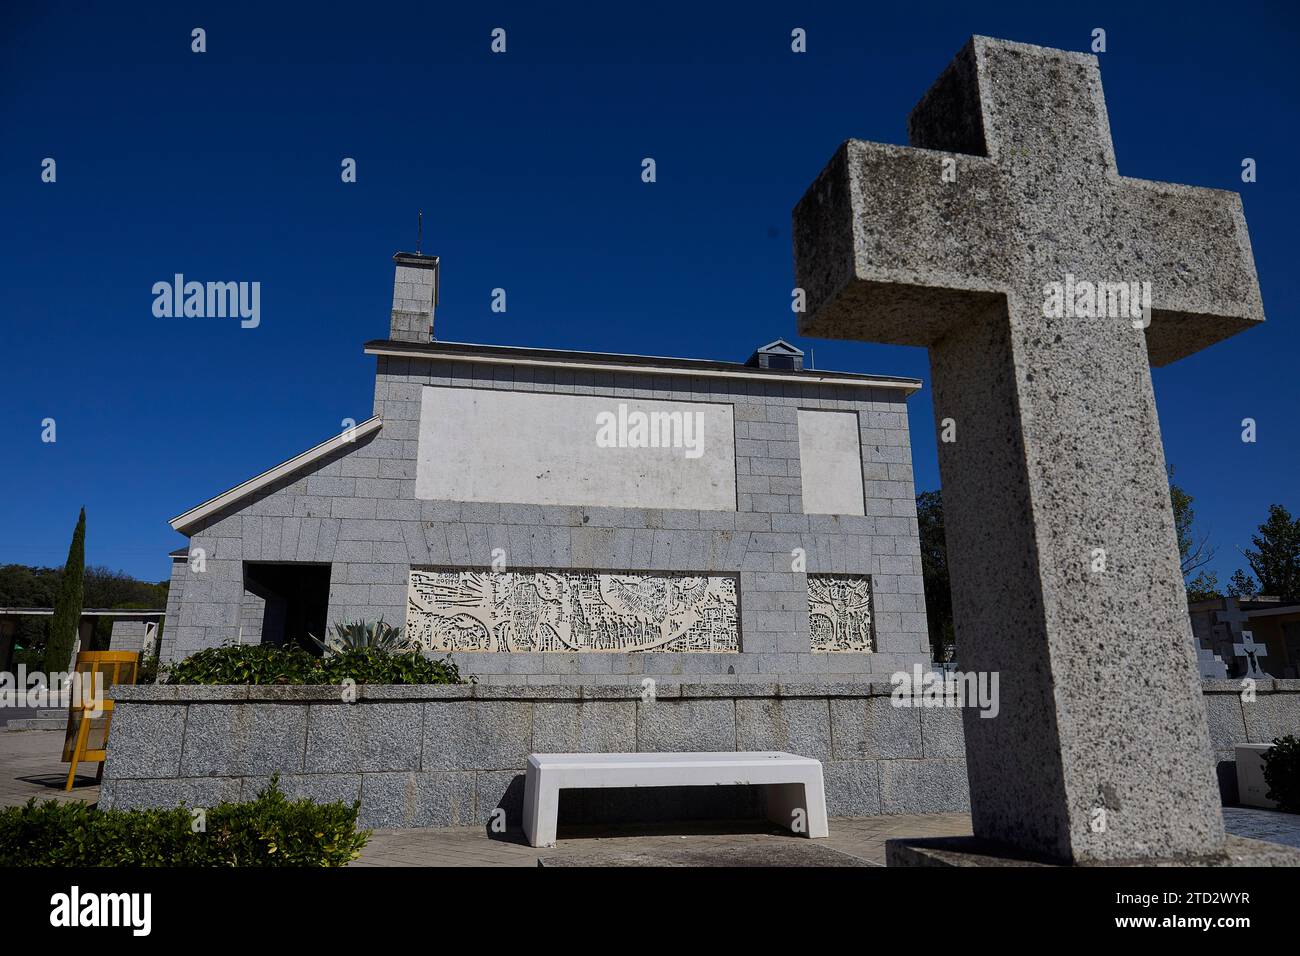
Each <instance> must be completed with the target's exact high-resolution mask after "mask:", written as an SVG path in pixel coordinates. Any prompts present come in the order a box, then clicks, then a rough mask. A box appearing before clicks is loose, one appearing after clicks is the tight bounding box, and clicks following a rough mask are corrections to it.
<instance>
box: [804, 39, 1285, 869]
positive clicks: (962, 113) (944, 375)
mask: <svg viewBox="0 0 1300 956" xmlns="http://www.w3.org/2000/svg"><path fill="white" fill-rule="evenodd" d="M909 133H910V139H911V142H912V144H913V147H914V148H904V147H900V146H888V145H882V144H879V143H867V142H862V141H858V140H849V141H848V142H846V143H844V144H843V145H842V146H841V147H840V149H839V150H838V151H837V152H836V154H835V156H834V157H833V158H832V159H831V161H830V164H829V165H828V166H827V167H826V169H824V170H823V171H822V173H821V174H820V175H819V177H818V178H817V180H816V181H815V182H814V183H813V185H812V186H811V187H810V188H809V189H808V191H807V193H806V194H805V195H804V197H803V198H802V199H801V200H800V202H799V204H798V205H797V206H796V208H795V211H794V247H795V273H796V281H797V283H798V286H799V287H801V288H802V289H803V290H804V293H805V295H806V302H807V311H806V313H805V314H804V315H803V316H801V319H800V323H799V331H800V332H801V333H802V334H804V335H811V336H824V337H830V338H849V339H864V340H868V341H874V342H888V343H900V344H906V345H921V346H925V347H927V348H928V349H929V350H930V363H931V372H932V378H933V382H934V389H935V396H934V407H935V417H936V419H938V420H939V422H940V424H941V425H942V426H950V427H945V428H944V431H945V432H946V434H945V435H944V440H942V441H941V442H940V443H939V465H940V474H941V476H942V481H943V503H944V511H945V515H946V525H947V546H948V555H949V567H950V574H951V585H952V598H953V614H954V618H955V623H956V636H957V648H958V656H959V660H960V664H961V667H962V669H963V670H966V671H997V672H999V675H1000V677H999V679H1000V690H1001V710H1000V713H999V716H998V717H997V718H995V719H981V718H979V717H978V716H977V715H976V714H974V713H972V712H971V711H967V712H966V714H965V717H964V722H965V729H966V753H967V770H968V776H969V780H970V791H971V804H972V807H971V815H972V818H973V826H974V830H975V834H976V837H978V838H983V839H986V840H993V841H998V842H1001V843H1005V844H1011V845H1013V847H1015V848H1018V849H1019V850H1020V851H1022V852H1023V851H1028V852H1031V853H1038V854H1044V855H1047V856H1049V857H1051V858H1053V859H1057V860H1061V861H1074V862H1084V861H1099V860H1113V859H1126V858H1153V857H1169V856H1176V855H1187V854H1191V855H1198V854H1203V855H1212V854H1215V853H1217V852H1219V851H1220V849H1221V848H1222V845H1223V841H1224V836H1223V821H1222V815H1221V812H1220V807H1219V794H1218V789H1217V786H1216V783H1215V777H1214V771H1213V768H1212V765H1211V760H1210V750H1209V737H1208V730H1207V726H1206V715H1205V705H1204V702H1203V701H1202V697H1201V691H1200V681H1199V677H1198V675H1197V666H1196V654H1195V646H1194V642H1193V641H1192V637H1191V627H1190V623H1189V620H1188V613H1187V598H1186V591H1185V589H1184V586H1183V580H1182V575H1181V573H1180V569H1179V559H1178V547H1177V543H1176V539H1175V535H1174V519H1173V511H1172V507H1171V504H1170V498H1169V483H1168V479H1167V476H1166V472H1165V460H1164V452H1163V449H1162V447H1161V441H1160V428H1159V424H1158V422H1157V419H1156V408H1155V400H1154V396H1153V394H1152V388H1151V373H1150V369H1149V365H1163V364H1165V363H1167V362H1171V361H1173V360H1175V359H1177V358H1180V357H1182V356H1185V355H1188V354H1190V353H1192V352H1195V351H1197V350H1198V349H1201V348H1204V347H1205V346H1207V345H1210V344H1212V343H1214V342H1216V341H1218V340H1220V339H1223V338H1226V337H1227V336H1229V335H1232V334H1234V333H1236V332H1239V331H1241V330H1242V329H1245V328H1248V327H1251V326H1252V325H1254V324H1256V323H1258V322H1260V321H1262V320H1263V307H1262V305H1261V302H1260V295H1259V285H1258V280H1257V279H1256V275H1255V266H1254V259H1253V257H1252V254H1251V251H1250V240H1249V237H1248V235H1247V232H1246V225H1245V219H1244V217H1243V215H1242V209H1241V202H1240V199H1239V197H1238V196H1237V195H1236V194H1235V193H1230V192H1224V191H1219V190H1210V189H1196V188H1190V187H1187V186H1177V185H1170V184H1167V183H1158V182H1148V181H1145V180H1137V179H1128V178H1125V177H1123V176H1120V175H1119V173H1118V172H1117V170H1116V168H1115V154H1114V149H1113V147H1112V145H1111V137H1110V126H1109V120H1108V118H1107V115H1106V104H1105V101H1104V99H1103V97H1102V91H1101V77H1100V72H1099V69H1098V64H1097V59H1096V57H1093V56H1089V55H1084V54H1079V53H1070V52H1065V51H1061V50H1053V49H1047V48H1044V47H1034V46H1027V45H1024V44H1019V43H1010V42H1006V41H1002V40H993V39H988V38H984V37H974V38H972V39H971V40H970V42H969V43H968V44H967V45H966V46H965V47H964V48H963V49H962V51H961V52H960V53H959V54H958V55H957V57H956V59H955V60H954V61H953V62H952V64H951V65H950V66H949V67H948V68H947V70H946V71H945V72H944V73H943V74H942V75H941V76H940V77H939V79H938V80H937V81H936V82H935V84H934V85H933V87H932V88H931V89H930V91H929V92H928V93H926V95H925V96H924V97H923V98H922V99H921V101H920V103H919V104H918V106H917V107H916V109H915V110H913V112H912V115H911V117H910V119H909ZM1144 282H1149V283H1150V286H1149V287H1148V288H1149V289H1150V290H1151V291H1150V308H1149V310H1148V311H1146V312H1145V313H1143V312H1141V311H1139V312H1138V314H1139V315H1141V316H1142V318H1141V320H1135V319H1134V318H1133V317H1132V313H1130V312H1126V311H1124V310H1123V308H1122V303H1119V304H1118V305H1119V307H1117V303H1116V302H1107V301H1104V300H1105V299H1106V296H1104V295H1101V296H1099V295H1097V294H1096V293H1097V292H1098V291H1099V290H1098V288H1097V285H1096V284H1097V283H1106V284H1108V285H1109V284H1111V283H1114V284H1116V285H1118V284H1119V283H1124V284H1125V285H1126V287H1131V285H1130V284H1131V283H1138V284H1140V283H1144ZM1085 286H1087V289H1088V291H1087V293H1085V292H1084V291H1083V289H1084V287H1085ZM1063 289H1065V290H1067V291H1068V290H1071V289H1072V290H1073V291H1074V292H1075V293H1077V297H1075V296H1072V301H1073V304H1074V305H1075V306H1076V308H1072V309H1071V308H1066V309H1064V310H1062V309H1061V304H1062V303H1061V298H1062V290H1063ZM1070 304H1071V303H1069V302H1067V303H1066V305H1067V306H1068V305H1070ZM1099 307H1102V308H1100V309H1099ZM1099 311H1100V312H1102V313H1104V314H1103V315H1098V314H1097V313H1098V312H1099ZM1070 313H1073V314H1070ZM1148 319H1149V322H1148ZM949 420H950V421H949ZM1139 648H1140V649H1141V650H1140V653H1141V655H1142V663H1141V667H1140V668H1136V667H1135V666H1134V657H1135V655H1136V654H1137V653H1139V651H1138V649H1139ZM1099 821H1100V823H1099Z"/></svg>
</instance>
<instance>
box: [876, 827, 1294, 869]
mask: <svg viewBox="0 0 1300 956" xmlns="http://www.w3.org/2000/svg"><path fill="white" fill-rule="evenodd" d="M885 865H886V866H899V867H902V866H943V867H970V866H1076V865H1078V866H1088V867H1109V866H1152V867H1166V866H1196V867H1237V866H1300V850H1296V849H1292V848H1291V847H1287V846H1279V845H1278V844H1276V843H1265V842H1264V841H1263V840H1250V839H1247V838H1246V837H1239V836H1233V835H1232V834H1228V836H1227V838H1226V839H1225V841H1224V844H1223V850H1222V851H1221V852H1218V853H1212V854H1208V855H1205V856H1169V857H1151V858H1146V859H1136V860H1106V861H1104V862H1098V863H1091V862H1090V863H1083V864H1070V863H1062V862H1060V861H1058V860H1050V859H1047V858H1045V857H1036V856H1030V855H1027V854H1026V853H1025V851H1023V850H1021V849H1019V848H1017V847H1013V846H1010V845H1008V844H1004V843H995V842H993V841H991V840H982V839H980V838H979V837H973V836H969V837H933V838H927V839H916V840H907V839H902V840H886V841H885Z"/></svg>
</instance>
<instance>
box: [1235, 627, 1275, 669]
mask: <svg viewBox="0 0 1300 956" xmlns="http://www.w3.org/2000/svg"><path fill="white" fill-rule="evenodd" d="M1232 653H1233V654H1235V655H1237V656H1238V657H1244V658H1246V676H1247V677H1268V676H1269V675H1268V674H1266V673H1264V671H1263V670H1262V669H1261V668H1260V666H1259V661H1258V660H1257V658H1260V657H1268V647H1267V646H1266V645H1264V644H1256V643H1255V635H1254V634H1253V633H1252V632H1250V631H1242V632H1241V643H1240V644H1233V645H1232Z"/></svg>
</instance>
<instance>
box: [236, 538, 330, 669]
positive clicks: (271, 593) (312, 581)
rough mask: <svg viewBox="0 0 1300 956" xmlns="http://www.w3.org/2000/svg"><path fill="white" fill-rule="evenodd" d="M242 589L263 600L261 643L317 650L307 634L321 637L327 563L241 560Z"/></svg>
mask: <svg viewBox="0 0 1300 956" xmlns="http://www.w3.org/2000/svg"><path fill="white" fill-rule="evenodd" d="M244 589H245V590H246V591H250V592H252V593H253V594H256V595H257V596H258V597H260V598H261V599H262V600H263V601H265V602H266V610H265V612H264V613H263V616H262V643H263V644H275V645H278V646H281V647H283V646H286V645H287V646H293V645H295V644H296V645H298V646H299V647H302V648H303V649H305V650H308V651H311V652H312V653H314V654H319V653H320V648H319V647H317V646H316V645H315V644H314V643H313V642H312V641H311V639H310V638H308V637H307V635H308V634H315V635H316V636H317V637H319V638H321V639H322V640H323V639H324V637H325V625H326V620H325V619H326V617H327V616H328V614H329V603H330V566H329V565H328V564H271V563H263V562H258V561H245V562H244Z"/></svg>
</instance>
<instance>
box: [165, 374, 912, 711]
mask: <svg viewBox="0 0 1300 956" xmlns="http://www.w3.org/2000/svg"><path fill="white" fill-rule="evenodd" d="M378 363H379V365H378V373H377V376H376V390H375V413H376V415H378V416H380V417H382V419H383V427H382V429H381V430H380V431H378V432H377V433H375V434H373V435H371V436H368V437H367V438H365V439H362V440H359V441H358V442H356V444H355V445H354V446H351V447H346V448H344V449H342V450H340V451H339V452H337V453H336V454H334V455H333V456H332V457H330V458H329V459H327V460H323V461H320V462H317V463H316V464H315V465H314V466H313V467H312V468H311V469H310V470H307V471H305V472H300V473H297V474H294V475H291V476H288V477H287V478H285V479H284V480H282V481H281V482H280V483H279V484H278V485H276V486H273V487H271V488H268V489H266V490H264V491H263V492H261V493H259V495H258V496H257V497H256V498H255V499H252V500H246V501H244V502H242V503H240V505H239V506H237V507H235V508H233V509H232V510H229V511H227V512H225V513H221V514H217V515H215V516H213V517H211V518H209V519H206V520H205V522H204V523H203V524H202V525H200V526H198V527H196V528H195V529H193V531H192V533H191V541H190V546H191V548H202V549H203V551H204V554H205V565H204V570H202V571H197V570H195V569H194V568H193V562H190V563H189V564H186V565H182V569H183V570H182V571H179V572H177V573H182V574H183V576H184V578H185V580H184V582H183V585H182V586H181V587H179V588H178V587H176V586H175V581H174V583H173V594H174V597H175V607H171V606H169V609H168V610H169V613H168V617H167V622H168V623H167V628H166V631H167V640H166V641H165V647H164V651H165V657H164V659H165V660H176V659H179V658H181V657H184V656H186V655H188V654H191V653H193V652H195V651H197V650H200V649H203V648H206V647H213V646H217V645H220V644H222V643H235V642H238V641H243V642H252V641H255V640H256V639H257V626H256V624H255V623H254V622H253V621H252V618H255V617H256V616H257V608H256V607H255V606H250V605H251V604H252V603H253V602H252V596H251V595H248V596H246V595H245V591H244V586H243V565H244V562H248V561H277V562H281V561H282V562H291V561H310V562H328V563H329V564H330V565H331V585H330V601H329V611H328V619H329V620H330V621H340V620H346V619H355V618H367V619H374V618H378V617H381V616H382V617H383V618H384V619H385V620H387V621H390V622H397V621H405V619H406V600H407V577H408V572H409V570H410V568H411V567H412V566H413V565H415V566H421V565H423V566H428V565H437V566H447V567H463V568H477V569H486V568H488V567H490V565H491V561H492V552H493V549H496V548H501V549H503V550H504V551H505V552H506V554H507V556H508V562H509V565H510V566H511V567H514V568H534V567H536V568H555V569H572V570H602V571H604V570H609V571H619V570H626V571H656V570H663V571H684V572H697V573H732V574H736V575H738V578H739V591H740V606H741V621H740V631H741V652H740V653H739V654H721V655H714V654H680V653H677V654H673V653H667V654H660V653H649V654H618V653H601V654H573V655H569V654H529V653H524V654H504V653H498V654H488V653H478V654H465V655H457V661H458V663H459V664H460V665H461V667H462V670H463V671H464V672H466V673H472V674H475V675H477V676H478V677H479V678H480V679H481V680H484V681H491V680H507V681H510V682H514V683H525V684H526V683H533V684H539V685H541V684H547V685H550V684H556V683H565V682H569V681H575V682H576V681H581V680H590V679H592V678H593V677H599V678H612V679H628V678H637V679H639V677H640V675H643V674H651V675H666V676H692V677H694V676H696V675H701V676H702V675H742V674H746V675H768V676H774V675H786V676H790V675H817V674H821V675H833V674H842V675H851V674H863V675H868V674H889V673H892V672H894V671H896V670H898V669H900V668H904V667H908V666H910V665H911V664H912V663H914V662H924V661H928V660H929V657H930V653H929V644H928V639H927V634H926V619H925V600H924V594H923V591H922V584H921V559H920V550H919V544H918V539H917V521H916V507H915V498H914V487H913V481H912V466H911V451H910V442H909V433H908V423H907V406H906V400H905V395H904V393H903V392H902V391H900V390H895V389H884V388H873V387H857V386H847V385H826V384H818V383H816V382H807V381H800V380H797V379H793V378H792V379H791V380H790V381H789V382H781V381H764V380H748V379H743V378H708V377H702V376H701V377H689V378H687V377H681V376H669V375H655V374H653V373H651V372H647V373H644V374H642V373H635V372H629V371H609V372H595V371H583V370H577V369H565V368H563V367H554V368H551V367H531V366H526V365H511V364H498V365H487V364H472V363H468V362H460V361H453V360H444V359H423V358H394V357H387V356H379V357H378ZM424 385H443V386H460V387H465V388H491V389H508V390H513V391H521V392H562V393H570V394H582V395H605V396H609V397H612V398H620V397H630V398H645V399H674V400H688V401H708V402H725V403H729V404H731V405H732V406H733V408H734V418H735V429H736V434H735V447H736V471H737V481H738V489H737V505H736V510H735V511H691V510H672V509H639V508H608V507H569V506H540V505H523V504H510V503H502V504H483V503H468V502H466V503H462V502H454V501H421V500H418V499H417V498H416V497H415V474H416V448H417V436H418V429H419V413H420V389H421V387H422V386H424ZM800 408H811V409H828V410H843V411H854V412H856V413H857V416H858V424H859V434H860V441H861V448H862V459H863V460H862V468H863V479H864V487H865V494H866V502H865V508H866V514H865V515H856V516H835V515H807V514H803V513H802V499H801V494H800V464H799V436H798V420H797V419H798V410H799V409H800ZM795 548H802V549H804V552H805V553H806V556H807V566H806V570H807V572H809V573H845V574H865V575H870V576H871V579H872V585H873V591H874V600H875V607H874V612H875V641H876V653H874V654H857V653H834V654H827V653H822V654H815V653H813V652H812V651H811V644H810V634H809V622H808V607H807V589H806V574H805V573H804V572H803V571H792V570H791V566H792V556H791V552H792V551H793V550H794V549H795Z"/></svg>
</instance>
